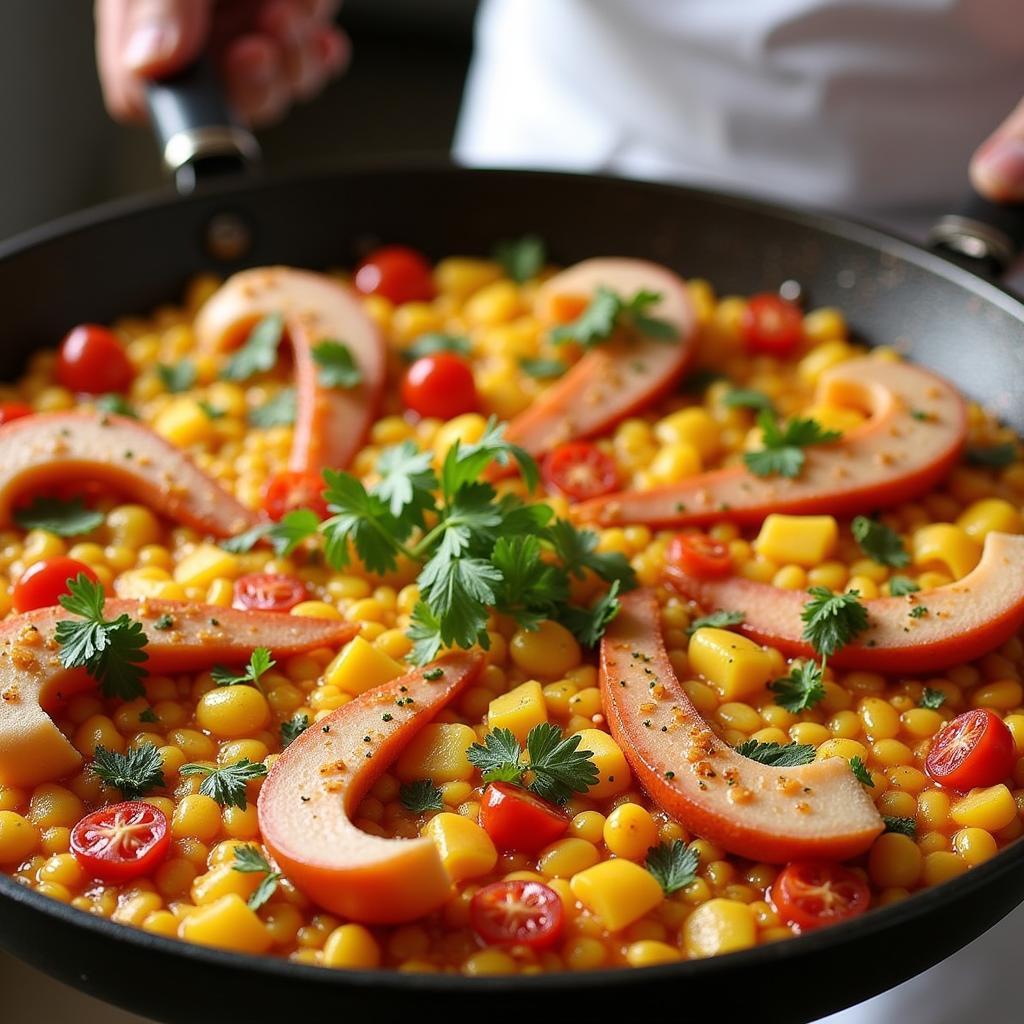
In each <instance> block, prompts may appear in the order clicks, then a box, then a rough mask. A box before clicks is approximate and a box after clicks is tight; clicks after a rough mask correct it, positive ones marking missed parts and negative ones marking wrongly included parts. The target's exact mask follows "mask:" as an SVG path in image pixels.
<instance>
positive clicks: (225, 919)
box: [178, 893, 273, 953]
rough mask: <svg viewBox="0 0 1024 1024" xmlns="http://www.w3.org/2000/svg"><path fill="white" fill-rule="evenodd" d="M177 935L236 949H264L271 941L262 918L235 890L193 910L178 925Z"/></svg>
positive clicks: (188, 939) (269, 945)
mask: <svg viewBox="0 0 1024 1024" xmlns="http://www.w3.org/2000/svg"><path fill="white" fill-rule="evenodd" d="M178 935H179V937H180V938H183V939H184V940H185V941H186V942H197V943H198V944H199V945H200V946H215V947H217V948H218V949H231V950H234V951H235V952H236V953H266V951H267V950H268V949H270V947H271V945H272V944H273V939H272V938H271V936H270V932H268V931H267V929H266V927H265V926H264V924H263V922H262V921H261V920H260V919H259V918H258V917H257V916H256V913H255V912H254V911H252V910H250V909H249V907H248V906H246V903H245V900H243V899H242V897H241V896H238V895H237V894H235V893H230V894H229V895H227V896H222V897H221V898H220V899H219V900H216V901H215V902H213V903H208V904H206V906H202V907H199V908H198V909H197V910H195V911H193V912H192V913H191V914H189V915H188V917H186V918H185V919H184V920H183V921H182V922H181V924H180V925H178Z"/></svg>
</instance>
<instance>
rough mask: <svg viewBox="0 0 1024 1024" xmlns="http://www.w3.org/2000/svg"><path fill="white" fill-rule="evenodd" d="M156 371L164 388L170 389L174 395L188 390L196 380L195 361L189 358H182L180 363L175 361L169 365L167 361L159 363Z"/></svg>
mask: <svg viewBox="0 0 1024 1024" xmlns="http://www.w3.org/2000/svg"><path fill="white" fill-rule="evenodd" d="M156 373H157V376H158V377H159V378H160V381H161V383H162V384H163V386H164V390H166V391H169V392H170V393H171V394H172V395H177V394H179V393H180V392H182V391H188V389H189V388H190V387H192V385H193V384H195V382H196V367H195V363H192V362H190V361H189V360H188V359H182V361H181V362H180V363H175V364H174V365H173V366H168V365H167V364H166V363H157V367H156Z"/></svg>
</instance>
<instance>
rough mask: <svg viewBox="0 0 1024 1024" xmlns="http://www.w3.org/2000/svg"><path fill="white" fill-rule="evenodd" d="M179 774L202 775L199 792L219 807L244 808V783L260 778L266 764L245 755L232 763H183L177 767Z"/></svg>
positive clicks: (246, 805) (245, 800)
mask: <svg viewBox="0 0 1024 1024" xmlns="http://www.w3.org/2000/svg"><path fill="white" fill-rule="evenodd" d="M178 774H179V775H184V776H189V775H203V776H205V778H204V779H203V781H202V782H201V783H200V784H199V792H200V793H202V794H203V796H208V797H211V798H212V799H214V800H216V801H217V803H219V804H220V805H221V807H238V808H241V810H243V811H244V810H245V809H246V807H248V805H249V801H248V795H247V793H246V789H245V784H246V783H247V782H251V781H252V780H253V779H261V778H263V776H264V775H266V774H267V766H266V765H265V764H263V763H261V762H259V763H254V762H252V761H250V760H249V758H247V757H243V758H242V760H241V761H235V762H234V763H233V764H224V765H218V766H216V767H215V766H213V765H208V764H199V763H197V762H193V763H191V764H183V765H182V766H181V768H179V769H178Z"/></svg>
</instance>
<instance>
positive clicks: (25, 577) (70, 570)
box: [11, 555, 99, 612]
mask: <svg viewBox="0 0 1024 1024" xmlns="http://www.w3.org/2000/svg"><path fill="white" fill-rule="evenodd" d="M79 573H85V575H86V576H88V577H89V579H91V580H92V581H93V583H98V582H99V577H98V576H97V575H96V573H94V572H93V571H92V569H90V568H89V566H87V565H86V564H85V562H79V561H78V559H77V558H67V557H65V556H64V555H61V556H59V557H58V558H44V559H43V560H42V561H41V562H34V563H33V564H32V565H30V566H29V567H28V568H27V569H26V570H25V571H24V572H23V573H22V574H21V576H20V577H18V582H17V583H15V584H14V590H13V591H12V593H11V603H12V604H13V605H14V610H15V611H16V612H30V611H32V609H33V608H49V607H50V605H54V604H57V598H59V597H60V596H61V595H62V594H67V593H70V591H69V590H68V580H73V579H74V578H75V577H76V576H77V575H78V574H79Z"/></svg>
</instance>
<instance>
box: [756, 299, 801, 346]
mask: <svg viewBox="0 0 1024 1024" xmlns="http://www.w3.org/2000/svg"><path fill="white" fill-rule="evenodd" d="M803 324H804V316H803V313H802V312H801V311H800V307H799V306H798V305H797V304H796V303H795V302H789V301H788V300H786V299H784V298H782V296H781V295H776V294H774V293H773V292H763V293H762V294H760V295H753V296H751V297H750V299H748V300H747V306H746V309H744V310H743V316H742V318H741V319H740V335H741V336H742V338H743V342H744V344H745V345H746V346H747V350H748V351H749V352H755V353H757V354H759V355H766V356H780V357H782V356H788V355H792V353H793V351H794V350H795V349H796V347H797V346H798V345H799V344H800V340H801V338H802V337H803Z"/></svg>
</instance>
